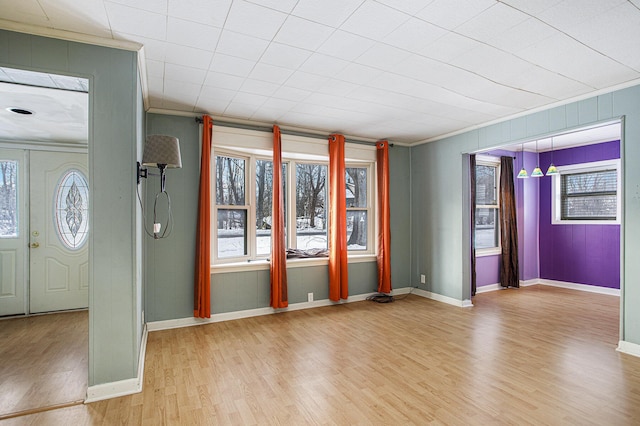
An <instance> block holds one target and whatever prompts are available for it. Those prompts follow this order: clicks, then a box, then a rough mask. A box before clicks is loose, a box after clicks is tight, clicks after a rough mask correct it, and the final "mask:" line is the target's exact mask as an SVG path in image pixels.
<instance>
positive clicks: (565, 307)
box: [2, 286, 640, 426]
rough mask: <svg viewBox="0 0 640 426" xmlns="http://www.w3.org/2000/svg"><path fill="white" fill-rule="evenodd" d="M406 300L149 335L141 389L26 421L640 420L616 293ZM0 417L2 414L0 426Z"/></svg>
mask: <svg viewBox="0 0 640 426" xmlns="http://www.w3.org/2000/svg"><path fill="white" fill-rule="evenodd" d="M473 302H474V305H475V306H474V307H472V308H457V307H453V306H449V305H446V304H442V303H439V302H435V301H432V300H428V299H424V298H421V297H418V296H413V295H411V296H408V297H406V298H404V299H399V300H397V301H395V302H394V303H390V304H376V303H373V302H357V303H351V304H346V305H336V306H329V307H322V308H316V309H309V310H304V311H293V312H286V313H280V314H276V315H269V316H264V317H256V318H248V319H242V320H237V321H228V322H224V323H215V324H209V325H203V326H200V327H189V328H183V329H174V330H165V331H157V332H152V333H150V334H149V338H148V342H147V354H146V361H145V378H144V388H143V391H142V393H141V394H138V395H131V396H126V397H121V398H116V399H113V400H109V401H101V402H97V403H93V404H88V405H85V406H81V407H69V408H66V409H62V410H56V411H57V412H46V413H39V414H35V415H31V416H26V417H24V418H21V419H12V420H10V421H8V422H9V423H8V425H14V424H15V425H22V424H38V425H40V424H45V425H48V424H51V425H58V424H74V425H75V424H78V425H99V424H106V425H111V424H128V425H138V424H142V425H227V424H229V425H234V424H239V425H240V424H269V425H300V424H335V425H343V424H363V425H364V424H416V425H423V424H433V425H436V424H447V425H486V424H498V425H500V424H505V425H506V424H518V425H540V424H550V425H556V424H578V425H604V424H606V425H636V424H640V358H636V357H632V356H629V355H626V354H621V353H619V352H616V351H615V348H616V345H617V342H618V326H619V325H618V323H619V318H618V317H619V298H617V297H614V296H606V295H599V294H592V293H584V292H578V291H572V290H565V289H558V288H553V287H545V286H532V287H526V288H522V289H519V290H504V291H496V292H491V293H483V294H480V295H478V296H476V297H475V298H474V300H473ZM2 426H4V424H3V425H2Z"/></svg>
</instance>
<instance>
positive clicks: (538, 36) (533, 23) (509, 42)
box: [489, 18, 558, 54]
mask: <svg viewBox="0 0 640 426" xmlns="http://www.w3.org/2000/svg"><path fill="white" fill-rule="evenodd" d="M557 33H558V31H557V30H556V29H554V28H553V27H551V26H550V25H547V24H545V23H544V22H541V21H540V20H538V19H535V18H528V19H526V20H524V21H522V22H520V23H519V24H517V25H515V26H513V27H511V28H509V29H507V30H506V31H504V32H503V33H501V34H500V35H499V36H496V37H494V38H492V39H491V40H489V44H491V45H492V46H495V47H497V48H498V49H502V50H506V51H508V52H511V53H516V54H517V53H518V52H519V51H520V50H522V49H525V48H527V47H529V46H531V45H532V44H534V43H536V42H538V41H539V40H542V39H545V38H548V37H551V36H553V35H555V34H557Z"/></svg>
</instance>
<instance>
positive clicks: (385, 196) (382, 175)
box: [376, 141, 391, 293]
mask: <svg viewBox="0 0 640 426" xmlns="http://www.w3.org/2000/svg"><path fill="white" fill-rule="evenodd" d="M376 160H377V162H376V168H377V178H378V214H379V215H380V219H379V220H378V293H390V292H391V226H390V225H391V220H390V218H389V142H388V141H380V142H378V143H376Z"/></svg>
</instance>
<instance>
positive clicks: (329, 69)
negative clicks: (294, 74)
mask: <svg viewBox="0 0 640 426" xmlns="http://www.w3.org/2000/svg"><path fill="white" fill-rule="evenodd" d="M348 65H349V62H347V61H344V60H342V59H339V58H335V57H333V56H328V55H324V54H322V53H314V54H312V55H311V56H310V57H309V58H308V59H307V60H306V62H305V63H304V64H302V66H300V68H298V69H299V70H300V71H304V72H308V73H311V74H317V75H323V76H325V77H333V76H334V75H335V74H337V73H339V72H340V71H342V70H343V69H345V68H346V67H347V66H348Z"/></svg>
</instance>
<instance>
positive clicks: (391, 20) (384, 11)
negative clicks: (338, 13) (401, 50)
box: [340, 1, 409, 40]
mask: <svg viewBox="0 0 640 426" xmlns="http://www.w3.org/2000/svg"><path fill="white" fill-rule="evenodd" d="M408 19H409V15H407V14H405V13H402V12H399V11H397V10H395V9H392V8H390V7H388V6H385V5H383V4H380V3H375V2H371V1H367V2H365V3H363V4H362V5H361V6H360V7H359V8H358V9H357V10H356V11H355V12H354V13H353V14H352V15H351V16H350V17H349V19H347V20H346V21H345V22H344V23H343V24H342V26H341V27H340V29H342V30H343V31H347V32H350V33H353V34H357V35H360V36H363V37H368V38H371V39H373V40H378V39H380V38H384V37H385V36H387V35H389V34H390V33H391V32H392V31H393V30H395V29H396V28H398V27H399V26H400V25H402V24H403V23H404V22H406V21H407V20H408Z"/></svg>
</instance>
